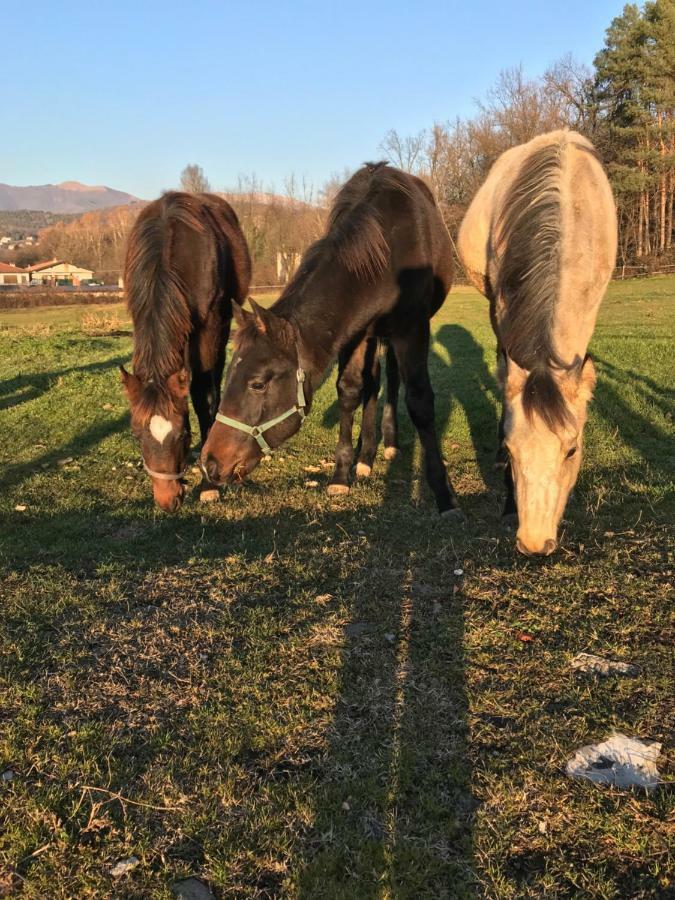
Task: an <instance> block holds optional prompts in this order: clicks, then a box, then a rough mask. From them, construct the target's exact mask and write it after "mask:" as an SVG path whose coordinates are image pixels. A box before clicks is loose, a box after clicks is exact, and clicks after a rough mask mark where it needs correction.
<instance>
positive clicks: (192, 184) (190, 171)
mask: <svg viewBox="0 0 675 900" xmlns="http://www.w3.org/2000/svg"><path fill="white" fill-rule="evenodd" d="M180 189H181V191H187V193H188V194H203V193H205V192H206V191H210V190H211V185H210V184H209V179H208V178H207V177H206V175H205V174H204V170H203V169H202V167H201V166H198V165H196V163H190V164H189V165H187V166H185V168H184V169H183V171H182V172H181V173H180Z"/></svg>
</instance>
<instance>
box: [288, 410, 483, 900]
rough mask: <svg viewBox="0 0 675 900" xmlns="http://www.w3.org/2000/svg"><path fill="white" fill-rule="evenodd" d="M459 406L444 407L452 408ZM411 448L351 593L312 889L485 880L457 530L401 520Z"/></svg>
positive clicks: (398, 891) (331, 893) (325, 891)
mask: <svg viewBox="0 0 675 900" xmlns="http://www.w3.org/2000/svg"><path fill="white" fill-rule="evenodd" d="M448 410H449V407H448V406H447V405H443V406H442V407H441V414H443V413H444V411H448ZM409 449H410V448H408V450H409ZM408 450H404V452H403V453H402V455H401V457H400V458H399V459H398V460H397V461H396V463H395V464H394V466H392V469H393V472H392V473H390V475H392V474H394V473H395V474H396V475H397V476H401V477H400V478H396V479H394V478H392V477H389V478H388V479H387V482H386V483H387V488H386V491H385V497H384V501H383V505H382V510H381V514H382V515H383V516H386V517H387V519H388V520H389V524H388V525H385V528H386V532H387V535H388V539H387V541H386V543H385V544H384V545H382V544H380V543H379V542H378V543H373V544H371V551H370V558H369V560H368V562H367V564H366V566H364V567H363V568H362V569H361V572H360V574H359V582H358V585H357V586H356V589H355V590H354V591H353V593H352V596H351V615H350V622H349V624H347V625H346V626H345V629H344V646H343V649H342V662H341V674H340V690H339V697H338V700H337V703H336V705H335V709H334V713H333V718H332V722H331V724H330V726H329V729H328V736H329V739H330V744H329V747H328V750H327V752H326V754H325V756H324V757H323V759H322V760H321V764H320V769H319V772H318V783H317V789H316V795H315V798H314V806H315V810H316V813H315V818H314V821H313V823H312V826H311V829H310V831H309V833H308V836H307V840H306V843H305V849H304V853H303V857H304V864H303V867H302V870H301V872H300V875H299V881H298V885H299V896H300V897H302V898H307V900H309V898H315V897H322V898H335V900H337V898H343V897H355V898H368V897H373V898H374V897H381V896H401V897H403V896H405V897H423V896H427V897H439V898H440V897H448V898H449V897H462V896H469V895H470V894H471V893H472V886H473V885H474V884H475V878H474V859H473V840H472V832H473V818H474V812H475V808H476V805H477V804H476V801H475V799H474V798H473V796H472V793H471V763H470V754H469V750H468V723H467V719H468V701H467V695H466V681H465V672H464V625H463V609H462V600H461V593H460V592H459V590H457V591H456V592H455V591H453V585H452V580H453V575H452V572H453V570H454V569H455V568H456V567H457V565H458V562H457V559H456V557H455V555H454V549H453V543H452V533H453V527H452V525H450V524H448V523H447V521H446V520H441V519H440V518H439V519H438V522H439V525H438V527H439V528H446V529H447V532H448V544H449V547H448V549H446V550H444V551H443V552H442V553H441V555H440V557H439V556H438V555H432V554H430V553H429V551H428V548H427V550H426V552H425V549H423V548H420V547H417V548H416V549H413V548H412V546H411V541H410V539H409V532H408V530H407V529H406V528H405V527H403V528H401V525H400V523H398V522H397V521H396V519H397V518H398V517H400V516H401V498H400V491H399V489H398V485H399V484H400V483H401V482H402V481H405V484H406V485H407V486H408V487H407V491H408V502H410V501H412V494H413V489H412V487H411V486H412V479H413V474H414V472H413V454H412V452H408ZM403 502H404V503H406V500H404V501H403ZM397 507H398V509H397ZM455 580H456V581H457V579H455ZM439 584H444V587H443V588H441V589H439V588H438V585H439Z"/></svg>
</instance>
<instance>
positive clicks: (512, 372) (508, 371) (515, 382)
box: [502, 353, 530, 397]
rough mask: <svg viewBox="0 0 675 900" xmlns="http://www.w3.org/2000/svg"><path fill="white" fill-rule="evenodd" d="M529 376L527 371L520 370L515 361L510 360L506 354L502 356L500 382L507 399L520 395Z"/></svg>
mask: <svg viewBox="0 0 675 900" xmlns="http://www.w3.org/2000/svg"><path fill="white" fill-rule="evenodd" d="M529 374H530V373H529V372H528V371H527V369H523V368H521V367H520V366H519V365H518V363H517V362H516V361H515V360H513V359H511V357H510V356H509V355H508V353H505V354H504V369H503V375H502V382H503V384H504V388H505V392H506V396H507V397H515V396H516V394H520V392H521V391H522V390H523V388H524V387H525V382H526V381H527V377H528V375H529Z"/></svg>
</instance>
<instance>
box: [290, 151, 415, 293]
mask: <svg viewBox="0 0 675 900" xmlns="http://www.w3.org/2000/svg"><path fill="white" fill-rule="evenodd" d="M385 191H398V192H399V193H401V194H404V195H405V196H407V197H410V196H411V194H412V188H411V186H410V184H409V183H408V180H407V176H406V175H405V173H403V172H399V171H398V170H397V169H392V168H389V166H388V165H387V163H386V162H377V163H365V164H364V165H363V166H362V167H361V168H360V169H359V170H358V171H357V172H355V173H354V175H352V177H351V178H350V179H349V180H348V181H347V182H346V183H345V184H344V185H343V186H342V187H341V188H340V190H339V191H338V194H337V196H336V197H335V200H334V201H333V205H332V206H331V209H330V212H329V214H328V223H327V226H326V233H325V234H324V236H323V237H322V238H320V239H319V240H318V241H315V242H314V243H313V244H312V245H311V246H310V247H309V248H308V250H307V251H306V252H305V255H304V256H303V259H302V263H301V264H300V267H299V268H298V271H297V272H296V273H295V276H294V277H293V279H292V280H291V282H290V283H289V285H288V287H287V288H286V290H285V291H284V296H286V295H287V294H290V293H292V292H293V290H294V289H295V287H296V286H297V284H298V282H299V281H301V280H302V279H304V277H305V276H306V274H307V272H308V271H310V270H311V269H312V268H314V267H315V266H316V265H317V263H318V262H319V261H320V260H322V259H324V258H325V256H326V255H330V256H331V257H332V258H333V259H335V260H337V262H338V263H340V264H341V265H342V266H344V268H345V269H346V270H347V271H348V272H350V273H351V274H352V275H354V276H355V277H356V278H357V279H358V280H359V281H362V282H365V283H372V282H373V281H375V279H377V278H379V277H380V276H381V275H382V273H383V272H384V270H385V269H386V268H387V265H388V264H389V255H390V251H389V244H388V242H387V238H386V236H385V234H384V230H383V228H382V216H381V213H380V210H379V207H378V204H377V200H378V198H379V196H380V194H381V193H383V192H385Z"/></svg>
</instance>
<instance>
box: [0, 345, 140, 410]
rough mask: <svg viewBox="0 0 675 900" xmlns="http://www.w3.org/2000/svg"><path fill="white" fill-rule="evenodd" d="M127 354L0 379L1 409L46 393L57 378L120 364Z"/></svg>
mask: <svg viewBox="0 0 675 900" xmlns="http://www.w3.org/2000/svg"><path fill="white" fill-rule="evenodd" d="M127 359H128V356H127V355H118V356H115V357H112V358H111V359H105V360H101V361H100V362H95V363H88V364H87V365H84V366H69V367H67V368H65V369H54V370H53V371H50V372H30V373H26V374H23V373H21V374H19V375H15V376H14V377H13V378H7V379H5V380H4V381H0V410H3V409H11V408H12V407H14V406H20V405H21V404H22V403H28V402H30V401H31V400H35V399H36V398H37V397H40V396H42V395H43V394H46V393H47V391H49V390H50V388H51V387H52V384H53V382H54V380H55V379H56V378H63V377H65V376H67V375H72V374H74V373H81V374H85V373H87V374H95V373H97V372H105V371H106V370H108V369H109V368H110V367H111V366H118V365H121V364H122V363H124V362H126V360H127Z"/></svg>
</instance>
